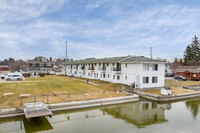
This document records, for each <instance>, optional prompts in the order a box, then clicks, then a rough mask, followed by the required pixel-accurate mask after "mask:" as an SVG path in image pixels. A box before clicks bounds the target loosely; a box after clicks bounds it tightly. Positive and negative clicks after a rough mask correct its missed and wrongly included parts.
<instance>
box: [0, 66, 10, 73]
mask: <svg viewBox="0 0 200 133" xmlns="http://www.w3.org/2000/svg"><path fill="white" fill-rule="evenodd" d="M9 70H10V68H9V66H8V65H0V74H5V73H7V72H8V71H9Z"/></svg>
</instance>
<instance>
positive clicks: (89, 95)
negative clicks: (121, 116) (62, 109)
mask: <svg viewBox="0 0 200 133" xmlns="http://www.w3.org/2000/svg"><path fill="white" fill-rule="evenodd" d="M118 96H120V94H119V91H116V90H98V91H88V92H78V93H54V94H42V95H30V96H26V97H25V96H23V97H19V96H18V97H17V96H2V97H0V109H5V108H18V107H22V106H23V105H24V103H30V102H43V103H45V104H55V103H64V102H73V101H85V100H94V99H103V98H110V97H118Z"/></svg>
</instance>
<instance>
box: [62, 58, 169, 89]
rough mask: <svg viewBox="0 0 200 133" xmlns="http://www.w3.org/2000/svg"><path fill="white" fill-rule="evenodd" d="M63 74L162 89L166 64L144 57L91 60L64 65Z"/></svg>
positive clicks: (68, 62)
mask: <svg viewBox="0 0 200 133" xmlns="http://www.w3.org/2000/svg"><path fill="white" fill-rule="evenodd" d="M62 73H63V74H66V75H69V76H75V77H83V78H88V79H97V80H102V81H108V82H112V83H120V84H126V85H133V84H134V85H135V88H149V87H162V86H164V74H165V62H163V61H160V60H155V59H150V58H147V57H143V56H123V57H112V58H100V59H95V58H90V59H85V60H77V61H67V62H65V63H63V64H62Z"/></svg>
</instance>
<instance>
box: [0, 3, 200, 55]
mask: <svg viewBox="0 0 200 133" xmlns="http://www.w3.org/2000/svg"><path fill="white" fill-rule="evenodd" d="M152 3H153V4H152ZM76 4H77V3H76V2H74V1H64V0H49V1H48V2H46V1H44V0H38V1H35V0H28V1H26V0H24V1H17V0H16V1H15V2H12V1H9V0H8V1H7V0H3V1H1V2H0V12H3V13H2V14H0V24H1V25H2V26H1V27H0V42H1V43H0V48H2V47H3V48H4V49H0V53H4V54H2V55H0V59H2V58H8V57H11V56H12V57H15V58H24V59H28V58H33V57H34V56H37V55H44V56H47V57H48V56H53V57H63V56H64V53H65V52H64V51H65V41H66V40H67V41H68V44H69V49H68V50H69V56H70V57H72V58H84V57H105V56H121V55H128V54H132V55H144V56H149V48H150V47H152V46H153V55H154V57H161V58H166V57H167V58H169V59H172V58H174V57H182V55H183V51H184V49H185V47H186V45H188V44H189V43H190V41H191V38H192V37H193V36H194V35H195V34H197V36H198V35H199V31H198V29H199V28H200V26H199V21H198V20H199V19H200V15H199V14H198V12H199V11H200V9H198V8H195V7H192V8H191V7H190V6H187V5H181V4H174V3H173V2H172V1H171V3H170V2H163V3H162V2H158V1H156V2H155V1H139V2H138V1H136V0H135V1H120V0H117V1H112V0H109V1H107V0H104V1H103V0H102V1H95V2H93V1H86V2H85V1H83V2H82V3H81V4H80V5H79V6H78V7H77V6H76ZM75 7H77V8H75ZM73 9H74V10H73ZM15 50H17V51H18V52H15ZM5 51H8V52H7V53H6V52H5ZM9 53H13V54H9Z"/></svg>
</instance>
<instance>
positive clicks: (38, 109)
mask: <svg viewBox="0 0 200 133" xmlns="http://www.w3.org/2000/svg"><path fill="white" fill-rule="evenodd" d="M24 105H25V107H24V108H23V110H24V114H25V117H26V118H27V119H28V120H30V119H31V118H35V117H42V116H49V117H52V115H53V113H52V112H51V111H50V110H49V109H48V108H47V107H46V106H45V104H44V103H42V102H34V103H25V104H24Z"/></svg>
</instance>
